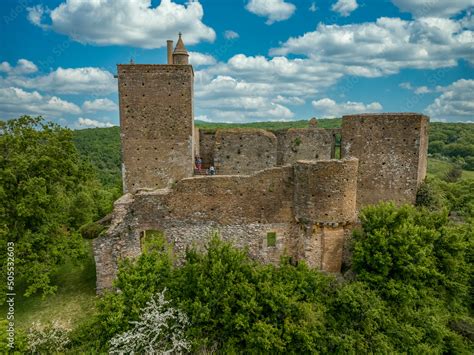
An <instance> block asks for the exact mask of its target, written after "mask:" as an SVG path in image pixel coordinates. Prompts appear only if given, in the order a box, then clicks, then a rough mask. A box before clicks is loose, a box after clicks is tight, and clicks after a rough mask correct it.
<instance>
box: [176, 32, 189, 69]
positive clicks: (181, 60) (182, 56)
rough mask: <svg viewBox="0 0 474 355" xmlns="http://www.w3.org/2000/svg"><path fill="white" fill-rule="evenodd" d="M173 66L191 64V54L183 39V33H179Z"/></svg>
mask: <svg viewBox="0 0 474 355" xmlns="http://www.w3.org/2000/svg"><path fill="white" fill-rule="evenodd" d="M173 64H185V65H186V64H189V54H188V51H187V50H186V47H185V46H184V42H183V39H182V38H181V32H180V33H179V38H178V43H176V47H175V49H174V52H173Z"/></svg>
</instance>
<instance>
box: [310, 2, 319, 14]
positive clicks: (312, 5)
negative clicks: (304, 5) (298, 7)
mask: <svg viewBox="0 0 474 355" xmlns="http://www.w3.org/2000/svg"><path fill="white" fill-rule="evenodd" d="M317 9H318V8H317V7H316V3H315V2H313V3H311V6H310V7H309V9H308V10H309V11H311V12H316V10H317Z"/></svg>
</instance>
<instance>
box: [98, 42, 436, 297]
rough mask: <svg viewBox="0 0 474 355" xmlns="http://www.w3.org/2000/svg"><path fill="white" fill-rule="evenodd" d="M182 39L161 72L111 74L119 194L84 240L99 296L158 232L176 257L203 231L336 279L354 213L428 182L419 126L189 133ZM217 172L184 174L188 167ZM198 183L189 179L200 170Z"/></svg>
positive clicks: (188, 76) (403, 122)
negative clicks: (103, 221) (97, 229)
mask: <svg viewBox="0 0 474 355" xmlns="http://www.w3.org/2000/svg"><path fill="white" fill-rule="evenodd" d="M187 63H188V54H187V51H186V48H185V46H184V43H183V40H182V38H181V36H180V38H179V40H178V44H177V46H176V48H175V50H174V51H172V41H168V64H166V65H143V64H126V65H118V67H117V69H118V75H117V76H118V79H119V80H118V85H119V99H120V100H119V101H120V125H121V140H122V156H123V164H122V166H123V169H122V171H123V185H124V193H125V194H124V196H122V197H121V198H120V199H119V200H117V201H116V203H115V205H114V212H113V218H112V223H111V225H110V227H109V229H108V231H107V233H106V234H105V235H103V236H101V237H99V238H97V239H96V240H94V255H95V260H96V269H97V290H98V292H101V291H102V290H104V289H107V288H110V287H111V286H112V281H113V279H114V277H115V275H116V273H117V267H118V262H119V260H120V259H122V258H128V257H132V258H133V257H136V256H138V255H140V253H141V241H142V238H144V237H145V236H146V235H147V233H149V232H150V231H160V232H161V233H163V235H164V236H165V238H166V239H167V240H168V242H169V243H170V244H171V245H172V246H173V249H174V251H175V253H176V255H177V256H178V260H179V259H180V257H182V256H183V254H184V251H185V250H186V248H188V247H191V246H194V247H196V248H198V249H203V248H205V246H206V243H207V242H208V241H209V240H210V238H211V236H212V234H213V233H215V232H218V233H219V235H220V237H221V238H222V239H224V240H226V241H229V242H231V243H232V244H233V245H235V246H237V247H240V248H246V249H247V250H248V252H249V254H250V256H251V257H252V258H254V259H256V260H259V261H261V262H264V263H278V262H279V260H280V258H281V257H282V256H289V257H291V258H292V259H293V260H294V261H295V262H297V261H299V260H305V261H306V262H307V263H308V264H309V265H310V266H312V267H315V268H318V269H320V270H323V271H326V272H339V271H340V270H341V264H342V260H343V249H344V248H345V243H346V241H347V240H348V237H349V236H350V234H351V231H352V229H353V226H354V224H355V223H356V220H357V214H358V211H359V210H360V209H361V208H363V207H364V206H367V205H369V204H374V203H377V202H379V201H394V202H395V203H398V204H402V203H413V202H414V201H415V198H416V192H417V188H418V186H419V185H420V184H421V182H422V181H423V179H424V177H425V174H426V160H427V144H428V131H427V128H428V121H429V119H428V117H426V116H424V115H421V114H417V113H389V114H387V113H382V114H358V115H350V116H344V117H343V120H342V128H340V129H321V128H317V120H316V119H314V118H313V119H311V120H310V122H309V126H308V128H303V129H288V130H278V131H267V130H262V129H218V130H216V131H207V130H198V129H197V128H195V127H194V114H193V80H194V74H193V69H192V66H190V65H188V64H187ZM197 156H199V157H201V158H202V161H203V162H204V163H205V164H208V165H210V164H213V165H215V167H216V168H217V175H216V176H194V164H195V158H196V157H197ZM198 173H199V170H198Z"/></svg>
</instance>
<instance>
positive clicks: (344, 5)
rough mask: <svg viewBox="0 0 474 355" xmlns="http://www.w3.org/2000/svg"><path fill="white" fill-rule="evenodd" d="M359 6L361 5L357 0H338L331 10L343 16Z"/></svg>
mask: <svg viewBox="0 0 474 355" xmlns="http://www.w3.org/2000/svg"><path fill="white" fill-rule="evenodd" d="M358 7H359V5H358V4H357V1H356V0H337V2H336V3H335V4H334V5H332V7H331V10H332V11H335V12H338V13H339V14H340V15H341V16H344V17H347V16H349V15H350V14H351V12H352V11H354V10H355V9H357V8H358Z"/></svg>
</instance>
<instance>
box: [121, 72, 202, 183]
mask: <svg viewBox="0 0 474 355" xmlns="http://www.w3.org/2000/svg"><path fill="white" fill-rule="evenodd" d="M117 70H118V85H119V106H120V127H121V139H122V156H123V163H122V169H123V186H124V191H125V192H127V191H132V192H133V191H136V190H138V189H140V188H163V187H166V186H167V185H169V184H170V183H171V182H173V181H177V180H180V179H182V178H185V177H189V176H192V174H193V159H194V158H193V156H194V154H193V129H194V124H193V104H192V99H193V76H194V75H193V69H192V67H191V66H190V65H142V64H126V65H125V64H121V65H118V66H117Z"/></svg>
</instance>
